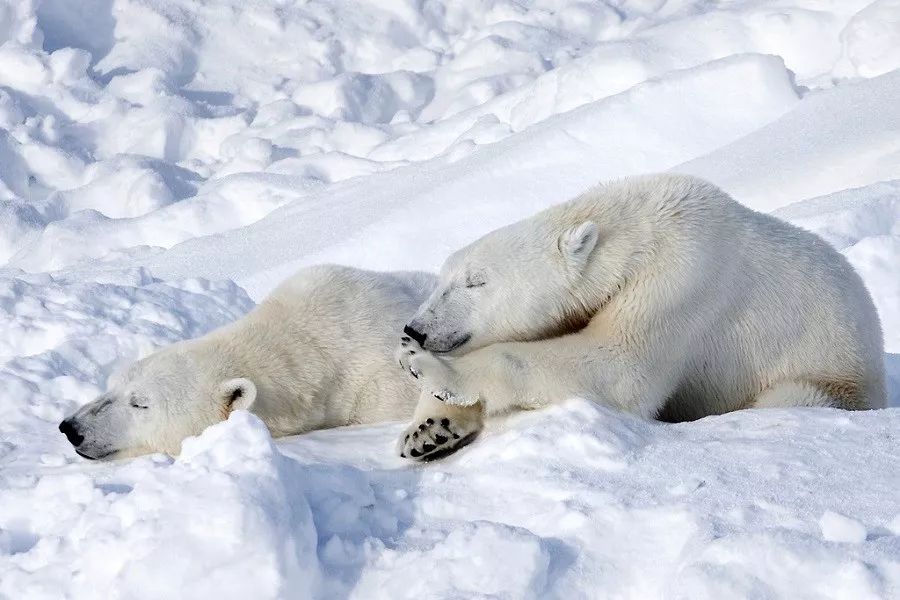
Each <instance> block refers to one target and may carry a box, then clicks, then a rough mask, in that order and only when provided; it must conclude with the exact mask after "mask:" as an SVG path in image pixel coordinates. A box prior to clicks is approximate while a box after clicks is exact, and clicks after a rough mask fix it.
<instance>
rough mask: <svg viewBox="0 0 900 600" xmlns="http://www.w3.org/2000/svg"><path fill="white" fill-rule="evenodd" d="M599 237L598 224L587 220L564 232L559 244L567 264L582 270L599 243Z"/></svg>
mask: <svg viewBox="0 0 900 600" xmlns="http://www.w3.org/2000/svg"><path fill="white" fill-rule="evenodd" d="M599 237H600V232H599V231H598V229H597V224H596V223H594V222H593V221H585V222H584V223H581V224H579V225H576V226H575V227H572V228H571V229H567V230H566V231H565V232H563V234H562V235H561V236H559V241H558V242H557V245H558V246H559V251H560V253H561V254H562V255H563V259H564V260H565V261H566V264H567V265H568V266H569V267H571V268H572V269H574V270H576V271H581V270H582V269H584V266H585V265H586V264H587V259H588V257H589V256H590V255H591V252H592V251H593V250H594V247H595V246H596V245H597V240H598V239H599Z"/></svg>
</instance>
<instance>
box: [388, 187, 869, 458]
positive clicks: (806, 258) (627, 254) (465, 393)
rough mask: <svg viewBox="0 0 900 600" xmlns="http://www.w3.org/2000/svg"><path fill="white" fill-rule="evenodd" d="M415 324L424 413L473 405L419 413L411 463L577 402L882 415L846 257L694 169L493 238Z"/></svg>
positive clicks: (701, 410) (603, 191)
mask: <svg viewBox="0 0 900 600" xmlns="http://www.w3.org/2000/svg"><path fill="white" fill-rule="evenodd" d="M405 332H406V334H407V335H406V336H405V337H403V338H401V339H402V341H401V346H400V348H399V349H398V357H399V359H400V362H401V364H402V365H403V366H404V367H405V368H406V369H408V370H409V372H410V373H411V374H412V375H413V376H414V377H416V378H417V381H418V383H419V384H420V386H421V387H422V390H423V394H422V397H423V402H425V403H426V406H428V407H431V406H433V405H432V404H429V403H430V402H433V399H434V398H437V399H440V400H442V401H443V402H444V406H447V407H448V408H447V409H448V410H449V407H451V406H452V407H453V411H454V414H459V409H460V408H462V407H468V408H467V410H468V413H466V414H465V419H464V421H463V422H457V421H456V420H455V419H454V418H453V415H451V414H449V413H445V412H443V411H442V410H440V406H441V405H438V407H439V409H438V410H430V409H427V408H422V409H420V410H419V411H417V418H416V419H415V420H414V422H413V424H412V426H411V427H410V429H409V430H408V431H407V432H406V433H405V434H404V435H403V437H401V439H400V452H401V453H402V455H404V456H408V457H412V458H428V457H430V456H431V455H433V454H435V453H446V452H448V451H451V450H453V449H454V448H455V447H458V446H459V445H461V444H462V443H463V442H464V441H465V440H467V439H470V438H471V437H472V436H473V435H474V434H476V433H477V431H478V429H479V428H480V426H481V420H480V417H481V415H482V414H484V413H487V414H491V413H496V412H501V411H504V410H507V409H509V408H511V407H519V408H534V407H539V406H543V405H546V404H548V403H551V402H554V401H557V400H562V399H566V398H570V397H576V396H580V397H586V398H591V399H595V400H597V401H599V402H602V403H604V404H608V405H611V406H613V407H616V408H619V409H621V410H623V411H627V412H630V413H635V414H638V415H641V416H643V417H647V418H655V417H659V418H663V419H666V420H688V419H697V418H699V417H703V416H706V415H712V414H718V413H723V412H726V411H732V410H736V409H741V408H748V407H792V406H825V407H841V408H847V409H862V408H870V407H871V408H874V407H883V406H884V405H885V387H884V373H883V368H884V367H883V364H882V361H883V355H882V338H881V328H880V325H879V322H878V317H877V314H876V312H875V308H874V306H873V304H872V300H871V298H870V297H869V294H868V293H867V291H866V289H865V287H864V285H863V282H862V280H861V279H860V277H859V276H858V275H857V274H856V273H855V272H854V271H853V269H852V268H851V267H850V265H849V264H848V263H847V261H846V260H845V259H844V258H843V256H841V255H840V254H839V253H838V252H837V251H835V250H834V249H833V248H831V247H830V246H829V245H828V244H826V243H825V242H824V241H823V240H821V239H820V238H818V237H816V236H815V235H813V234H811V233H808V232H806V231H802V230H800V229H798V228H796V227H794V226H792V225H789V224H787V223H784V222H782V221H779V220H778V219H775V218H773V217H771V216H768V215H765V214H760V213H757V212H754V211H752V210H749V209H747V208H745V207H744V206H742V205H740V204H738V203H737V202H735V201H734V200H732V199H731V198H730V197H729V196H728V195H726V194H725V193H724V192H722V191H721V190H719V189H718V188H716V187H715V186H713V185H711V184H709V183H707V182H705V181H702V180H700V179H696V178H693V177H686V176H678V175H655V176H644V177H637V178H632V179H627V180H624V181H620V182H617V183H611V184H608V185H601V186H599V187H596V188H594V189H591V190H589V191H588V192H586V193H584V194H583V195H581V196H579V197H577V198H575V199H574V200H571V201H569V202H566V203H564V204H561V205H558V206H555V207H552V208H550V209H548V210H545V211H544V212H541V213H539V214H537V215H535V216H533V217H531V218H529V219H526V220H524V221H521V222H518V223H515V224H513V225H510V226H508V227H504V228H502V229H499V230H497V231H494V232H493V233H490V234H488V235H486V236H485V237H483V238H481V239H480V240H478V241H476V242H474V243H473V244H471V245H469V246H468V247H466V248H463V249H462V250H459V251H458V252H456V253H455V254H453V255H452V256H451V257H450V258H449V259H448V260H447V261H446V263H445V264H444V267H443V269H442V271H441V274H440V281H439V284H438V286H437V288H436V289H435V291H434V292H433V294H432V295H431V297H430V298H429V299H428V300H427V301H426V302H425V303H424V304H423V305H422V306H421V307H420V308H419V310H418V312H417V313H416V314H415V316H414V318H413V319H412V320H411V321H410V322H409V324H408V325H407V327H406V329H405ZM429 410H430V412H429Z"/></svg>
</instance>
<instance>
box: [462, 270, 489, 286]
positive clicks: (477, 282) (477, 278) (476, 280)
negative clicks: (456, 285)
mask: <svg viewBox="0 0 900 600" xmlns="http://www.w3.org/2000/svg"><path fill="white" fill-rule="evenodd" d="M486 283H487V281H485V279H484V275H483V274H481V273H473V274H471V275H468V276H467V277H466V287H467V288H476V287H481V286H483V285H484V284H486Z"/></svg>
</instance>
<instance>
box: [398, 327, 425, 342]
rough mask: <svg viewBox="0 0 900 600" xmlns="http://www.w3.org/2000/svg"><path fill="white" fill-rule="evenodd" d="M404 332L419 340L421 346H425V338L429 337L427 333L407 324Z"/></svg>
mask: <svg viewBox="0 0 900 600" xmlns="http://www.w3.org/2000/svg"><path fill="white" fill-rule="evenodd" d="M403 333H405V334H406V335H408V336H409V337H411V338H412V339H414V340H416V341H417V342H419V345H420V346H424V345H425V338H427V337H428V335H427V334H424V333H420V332H418V331H416V330H415V329H413V328H412V327H410V326H409V325H407V326H406V327H404V328H403Z"/></svg>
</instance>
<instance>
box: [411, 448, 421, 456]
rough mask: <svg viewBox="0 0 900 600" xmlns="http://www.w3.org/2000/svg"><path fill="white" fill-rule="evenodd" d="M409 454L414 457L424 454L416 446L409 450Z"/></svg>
mask: <svg viewBox="0 0 900 600" xmlns="http://www.w3.org/2000/svg"><path fill="white" fill-rule="evenodd" d="M409 455H410V456H412V457H413V458H419V457H420V456H422V453H421V452H419V451H418V450H416V449H415V448H413V449H412V450H410V451H409Z"/></svg>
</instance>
